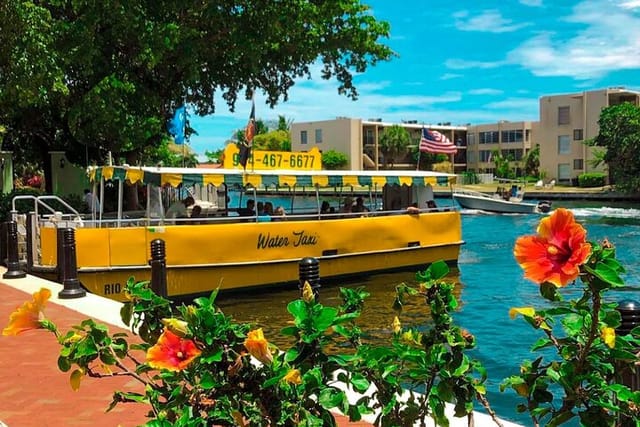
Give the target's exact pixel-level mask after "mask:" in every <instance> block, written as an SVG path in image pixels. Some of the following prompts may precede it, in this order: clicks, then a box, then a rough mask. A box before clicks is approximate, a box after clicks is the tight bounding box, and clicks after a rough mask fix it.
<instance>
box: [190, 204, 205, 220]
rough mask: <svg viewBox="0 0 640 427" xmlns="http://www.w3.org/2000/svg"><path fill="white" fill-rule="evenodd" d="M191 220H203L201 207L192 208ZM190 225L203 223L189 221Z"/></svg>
mask: <svg viewBox="0 0 640 427" xmlns="http://www.w3.org/2000/svg"><path fill="white" fill-rule="evenodd" d="M191 218H192V219H195V218H202V207H201V206H200V205H195V206H194V207H193V208H191ZM189 224H194V225H197V224H202V222H200V221H189Z"/></svg>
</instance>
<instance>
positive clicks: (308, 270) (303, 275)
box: [298, 257, 320, 302]
mask: <svg viewBox="0 0 640 427" xmlns="http://www.w3.org/2000/svg"><path fill="white" fill-rule="evenodd" d="M298 277H299V281H298V289H300V293H301V294H302V289H303V287H304V284H305V282H309V285H310V286H311V289H312V290H313V296H314V297H315V300H316V302H317V301H318V300H319V299H320V262H319V261H318V260H317V259H316V258H313V257H306V258H302V259H301V260H300V262H299V263H298Z"/></svg>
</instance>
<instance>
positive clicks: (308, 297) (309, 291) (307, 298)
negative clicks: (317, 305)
mask: <svg viewBox="0 0 640 427" xmlns="http://www.w3.org/2000/svg"><path fill="white" fill-rule="evenodd" d="M302 300H303V301H304V302H306V303H311V302H314V301H315V300H316V296H315V294H314V293H313V288H311V285H310V284H309V282H306V281H305V282H304V286H303V287H302Z"/></svg>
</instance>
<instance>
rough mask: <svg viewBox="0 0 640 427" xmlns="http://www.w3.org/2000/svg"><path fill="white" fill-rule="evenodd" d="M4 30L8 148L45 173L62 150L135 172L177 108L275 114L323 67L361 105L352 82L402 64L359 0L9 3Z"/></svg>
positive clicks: (0, 83)
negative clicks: (123, 163) (220, 103)
mask: <svg viewBox="0 0 640 427" xmlns="http://www.w3.org/2000/svg"><path fill="white" fill-rule="evenodd" d="M0 22H2V23H3V28H2V31H1V32H0V123H2V125H3V126H5V128H6V135H5V138H4V141H3V149H8V150H13V151H14V152H15V153H16V158H17V161H18V162H20V161H23V160H25V159H35V160H37V162H39V163H40V164H43V165H47V162H44V159H46V156H47V153H48V151H49V150H52V149H56V150H65V151H66V152H67V155H68V156H69V157H70V159H71V160H72V161H76V162H77V163H81V164H82V163H85V162H91V161H93V160H96V161H99V162H100V161H102V159H103V157H104V155H105V153H106V152H107V151H111V152H112V153H113V154H114V156H115V157H116V158H125V159H126V160H127V161H128V162H129V163H130V164H134V163H133V162H135V161H136V160H139V159H140V153H141V152H142V151H143V149H148V148H157V147H160V146H161V144H162V143H163V141H164V140H165V139H167V138H168V135H167V132H166V123H167V120H168V119H169V118H170V117H171V115H172V113H173V111H174V110H175V109H176V108H177V107H178V106H180V105H184V104H186V105H189V106H190V108H189V109H190V112H191V113H192V114H198V115H206V114H212V113H214V111H215V107H216V106H215V104H214V94H215V93H216V92H219V93H222V96H223V98H224V100H225V101H226V102H227V104H228V105H229V106H230V107H231V109H233V108H234V106H235V102H236V100H237V98H238V96H244V97H245V98H250V97H251V96H252V94H253V93H255V92H256V91H262V92H264V93H265V94H266V97H267V103H268V104H269V105H271V106H273V105H275V104H276V103H277V102H278V101H280V100H281V99H284V100H286V98H287V93H288V91H289V89H290V88H291V87H292V86H293V85H294V84H295V81H296V79H297V78H300V77H305V76H307V77H308V76H310V66H311V65H312V64H315V63H316V62H320V63H322V64H323V68H322V77H323V78H325V79H331V78H335V79H336V80H337V82H338V88H337V89H338V92H339V93H341V94H345V95H347V96H349V97H352V98H354V99H355V98H357V95H358V93H357V90H356V88H355V86H354V84H353V73H362V72H364V71H366V69H367V68H368V67H369V66H371V65H374V64H376V63H377V62H378V61H381V60H388V59H390V58H391V57H392V55H393V52H392V51H391V50H390V48H389V47H387V46H386V45H384V44H382V43H381V42H380V39H382V38H386V37H388V36H389V25H388V23H386V22H381V21H378V20H376V19H375V18H374V17H373V15H372V14H371V13H370V11H369V7H368V6H366V5H363V4H361V3H360V1H358V0H346V1H340V2H317V1H311V0H302V1H286V2H285V3H283V2H281V1H278V2H276V1H266V2H261V3H260V4H259V5H257V4H255V2H252V1H248V0H236V1H225V2H223V1H220V0H217V1H207V2H202V1H195V0H186V1H182V2H133V4H132V2H122V1H119V0H103V1H90V0H74V1H70V0H62V1H60V0H41V1H35V0H4V1H3V2H1V3H0ZM191 132H192V129H191V128H190V126H189V125H188V124H187V129H186V134H187V136H188V135H189V134H190V133H191ZM45 173H46V174H50V171H47V170H45Z"/></svg>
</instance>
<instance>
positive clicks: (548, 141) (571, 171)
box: [533, 87, 640, 184]
mask: <svg viewBox="0 0 640 427" xmlns="http://www.w3.org/2000/svg"><path fill="white" fill-rule="evenodd" d="M623 102H631V103H633V104H635V105H640V92H636V91H631V90H626V89H624V88H621V87H616V88H608V89H601V90H594V91H586V92H580V93H573V94H564V95H552V96H543V97H542V98H540V122H539V123H538V126H537V128H536V129H535V132H534V133H533V141H534V143H535V144H537V145H539V146H540V171H541V173H543V174H546V178H547V179H555V180H556V182H558V183H564V184H569V183H571V182H574V183H575V180H576V179H577V177H578V176H579V175H580V174H582V173H585V172H594V171H599V172H606V171H605V169H604V167H603V166H600V167H599V168H597V169H596V168H595V167H594V166H593V164H592V161H593V160H594V154H593V150H594V149H593V148H592V147H589V146H587V145H585V144H584V141H586V140H588V139H592V138H595V137H596V136H597V135H598V132H599V127H598V120H599V119H600V113H601V112H602V110H603V109H604V108H606V107H610V106H612V105H616V104H621V103H623Z"/></svg>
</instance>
